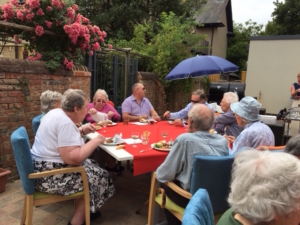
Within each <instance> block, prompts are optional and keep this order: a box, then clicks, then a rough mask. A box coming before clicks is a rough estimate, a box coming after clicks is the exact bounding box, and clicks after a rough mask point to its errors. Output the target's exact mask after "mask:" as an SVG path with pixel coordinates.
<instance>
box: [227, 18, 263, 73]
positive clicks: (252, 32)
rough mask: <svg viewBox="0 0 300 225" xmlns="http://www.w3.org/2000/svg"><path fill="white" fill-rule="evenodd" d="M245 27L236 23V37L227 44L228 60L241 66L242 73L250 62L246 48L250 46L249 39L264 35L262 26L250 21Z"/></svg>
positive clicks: (234, 24)
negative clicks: (248, 61)
mask: <svg viewBox="0 0 300 225" xmlns="http://www.w3.org/2000/svg"><path fill="white" fill-rule="evenodd" d="M245 25H246V26H243V24H241V23H235V22H234V23H233V33H234V34H235V36H234V37H232V38H229V39H228V43H227V56H226V59H228V60H229V61H230V62H232V63H234V64H236V65H237V66H239V70H240V71H243V70H246V62H247V60H248V52H247V51H246V48H247V45H249V37H250V36H259V35H264V31H263V25H262V24H257V23H256V22H253V21H252V20H249V21H247V22H245Z"/></svg>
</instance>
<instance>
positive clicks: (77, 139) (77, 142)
mask: <svg viewBox="0 0 300 225" xmlns="http://www.w3.org/2000/svg"><path fill="white" fill-rule="evenodd" d="M88 103H89V99H88V97H87V95H86V94H85V93H84V92H83V91H81V90H72V89H69V90H67V91H66V92H65V93H64V95H63V98H62V108H57V109H53V110H51V111H50V112H48V113H47V114H46V115H45V116H44V118H43V120H42V121H41V124H40V126H39V129H38V132H37V134H36V136H35V141H34V144H33V146H32V149H31V154H32V158H33V164H34V170H35V172H40V171H46V170H52V169H59V168H64V167H68V166H73V165H76V166H77V165H82V166H84V168H85V170H86V174H87V178H88V183H89V192H90V211H91V212H92V213H95V212H96V211H97V210H98V209H99V208H100V207H101V206H102V205H103V204H104V202H105V201H106V200H107V199H108V198H110V197H111V196H113V195H114V193H115V189H114V186H113V183H112V179H111V177H110V176H109V174H108V172H107V171H106V170H104V169H101V168H100V167H99V166H98V164H97V163H96V162H95V161H93V160H91V159H88V157H89V155H91V153H92V152H93V151H94V149H96V147H97V146H98V145H99V144H102V143H104V140H105V138H104V137H103V136H102V135H98V136H97V137H96V138H95V139H93V140H91V141H89V142H88V143H87V144H84V141H83V139H82V137H81V136H83V135H85V134H88V133H90V132H94V131H95V128H94V126H93V125H86V126H84V127H81V128H79V129H78V128H77V127H76V125H75V124H76V123H78V122H81V121H82V120H83V119H84V117H85V115H86V113H87V106H88ZM35 187H36V189H37V190H39V191H42V192H46V193H50V194H55V195H70V194H74V193H76V192H79V191H82V190H83V184H82V178H81V176H80V174H79V173H69V174H60V175H53V176H49V177H43V178H38V179H36V180H35ZM84 218H85V214H84V199H83V198H80V199H78V200H76V208H75V213H74V215H73V217H72V219H71V221H70V222H69V224H71V225H77V224H82V223H83V222H84Z"/></svg>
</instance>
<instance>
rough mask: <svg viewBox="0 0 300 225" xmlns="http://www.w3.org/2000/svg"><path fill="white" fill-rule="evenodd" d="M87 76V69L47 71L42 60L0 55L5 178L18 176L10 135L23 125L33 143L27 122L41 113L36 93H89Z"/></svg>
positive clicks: (0, 149)
mask: <svg viewBox="0 0 300 225" xmlns="http://www.w3.org/2000/svg"><path fill="white" fill-rule="evenodd" d="M90 76H91V74H90V72H87V71H67V70H64V68H63V67H60V68H59V69H58V70H57V71H56V72H55V73H54V74H50V73H49V71H48V70H47V69H46V68H45V63H44V62H36V61H27V60H22V59H9V58H0V167H1V168H5V169H9V170H11V171H12V174H11V175H9V177H8V179H9V180H15V179H17V178H18V173H17V169H16V165H15V160H14V156H13V152H12V149H11V144H10V135H11V133H12V132H13V131H14V130H15V129H16V128H18V127H19V126H25V127H26V129H27V132H28V136H29V139H30V143H31V144H32V143H33V139H34V135H33V131H32V125H31V121H32V118H33V117H35V116H36V115H38V114H40V113H41V111H40V94H41V93H42V92H43V91H45V90H52V91H58V92H60V93H63V92H64V91H65V90H67V89H69V88H77V89H81V90H83V91H84V92H86V93H87V95H88V96H89V95H90Z"/></svg>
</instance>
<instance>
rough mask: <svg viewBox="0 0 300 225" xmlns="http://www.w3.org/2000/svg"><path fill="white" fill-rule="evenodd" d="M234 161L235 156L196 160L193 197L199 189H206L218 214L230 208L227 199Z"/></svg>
mask: <svg viewBox="0 0 300 225" xmlns="http://www.w3.org/2000/svg"><path fill="white" fill-rule="evenodd" d="M233 160H234V155H231V156H200V155H197V156H195V158H194V162H193V170H192V175H191V189H190V192H191V194H192V195H193V194H194V193H195V192H196V191H197V190H198V189H199V188H203V189H206V190H207V192H208V194H209V197H210V200H211V204H212V207H213V211H214V213H216V214H217V213H222V212H224V211H226V210H227V209H228V208H229V206H228V203H227V198H228V194H229V190H230V188H229V185H230V178H231V168H232V164H233Z"/></svg>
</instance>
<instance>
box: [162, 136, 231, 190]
mask: <svg viewBox="0 0 300 225" xmlns="http://www.w3.org/2000/svg"><path fill="white" fill-rule="evenodd" d="M195 155H214V156H226V155H228V144H227V140H226V139H225V138H224V137H223V136H221V135H218V134H210V133H209V132H208V131H197V132H195V133H185V134H181V135H179V136H178V137H177V138H176V140H175V142H174V144H173V146H172V147H171V150H170V152H169V154H168V156H167V158H166V159H165V161H164V162H163V163H162V164H161V165H160V166H159V167H158V168H157V170H156V176H157V180H158V181H160V182H161V183H165V182H167V181H173V180H178V181H179V182H180V184H181V187H182V188H183V189H184V190H187V191H189V190H190V182H191V174H192V167H193V160H194V156H195Z"/></svg>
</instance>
